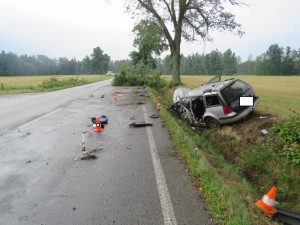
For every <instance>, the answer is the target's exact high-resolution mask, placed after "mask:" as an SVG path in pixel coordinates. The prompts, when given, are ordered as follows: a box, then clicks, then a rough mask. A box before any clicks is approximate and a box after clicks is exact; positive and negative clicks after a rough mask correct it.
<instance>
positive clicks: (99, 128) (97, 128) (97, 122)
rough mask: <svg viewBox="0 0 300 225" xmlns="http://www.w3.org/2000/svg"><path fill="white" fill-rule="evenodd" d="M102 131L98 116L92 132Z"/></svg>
mask: <svg viewBox="0 0 300 225" xmlns="http://www.w3.org/2000/svg"><path fill="white" fill-rule="evenodd" d="M102 131H103V128H102V127H101V122H100V118H97V121H96V127H95V129H94V132H102Z"/></svg>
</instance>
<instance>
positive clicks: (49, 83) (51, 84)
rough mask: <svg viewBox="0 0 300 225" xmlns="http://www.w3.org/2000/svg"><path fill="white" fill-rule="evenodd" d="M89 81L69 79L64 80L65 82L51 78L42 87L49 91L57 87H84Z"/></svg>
mask: <svg viewBox="0 0 300 225" xmlns="http://www.w3.org/2000/svg"><path fill="white" fill-rule="evenodd" d="M87 83H88V81H87V80H86V79H84V78H82V79H79V78H78V77H76V78H73V77H71V78H69V79H64V80H57V78H55V77H51V78H50V79H48V80H45V81H44V82H43V83H42V84H41V85H40V86H41V87H42V88H47V89H51V88H55V87H63V86H70V87H73V86H78V85H83V84H87Z"/></svg>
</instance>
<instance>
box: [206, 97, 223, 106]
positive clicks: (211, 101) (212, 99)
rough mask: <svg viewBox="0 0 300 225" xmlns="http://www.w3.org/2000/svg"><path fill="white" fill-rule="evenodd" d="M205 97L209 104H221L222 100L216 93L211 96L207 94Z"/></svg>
mask: <svg viewBox="0 0 300 225" xmlns="http://www.w3.org/2000/svg"><path fill="white" fill-rule="evenodd" d="M205 98H206V105H207V106H215V105H220V101H219V99H218V97H217V96H216V95H209V96H206V97H205Z"/></svg>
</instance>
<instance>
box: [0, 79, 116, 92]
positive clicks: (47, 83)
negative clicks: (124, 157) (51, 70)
mask: <svg viewBox="0 0 300 225" xmlns="http://www.w3.org/2000/svg"><path fill="white" fill-rule="evenodd" d="M109 78H111V77H109V76H103V75H77V76H74V75H69V76H68V75H60V76H17V77H0V94H15V93H29V92H46V91H56V90H61V89H65V88H70V87H75V86H80V85H84V84H89V83H94V82H98V81H102V80H106V79H109Z"/></svg>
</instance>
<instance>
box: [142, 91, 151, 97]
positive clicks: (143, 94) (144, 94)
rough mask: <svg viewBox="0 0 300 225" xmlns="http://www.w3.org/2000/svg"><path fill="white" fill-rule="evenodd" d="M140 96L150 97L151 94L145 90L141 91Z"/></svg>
mask: <svg viewBox="0 0 300 225" xmlns="http://www.w3.org/2000/svg"><path fill="white" fill-rule="evenodd" d="M139 96H142V97H148V96H150V94H146V93H145V92H141V93H139Z"/></svg>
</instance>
